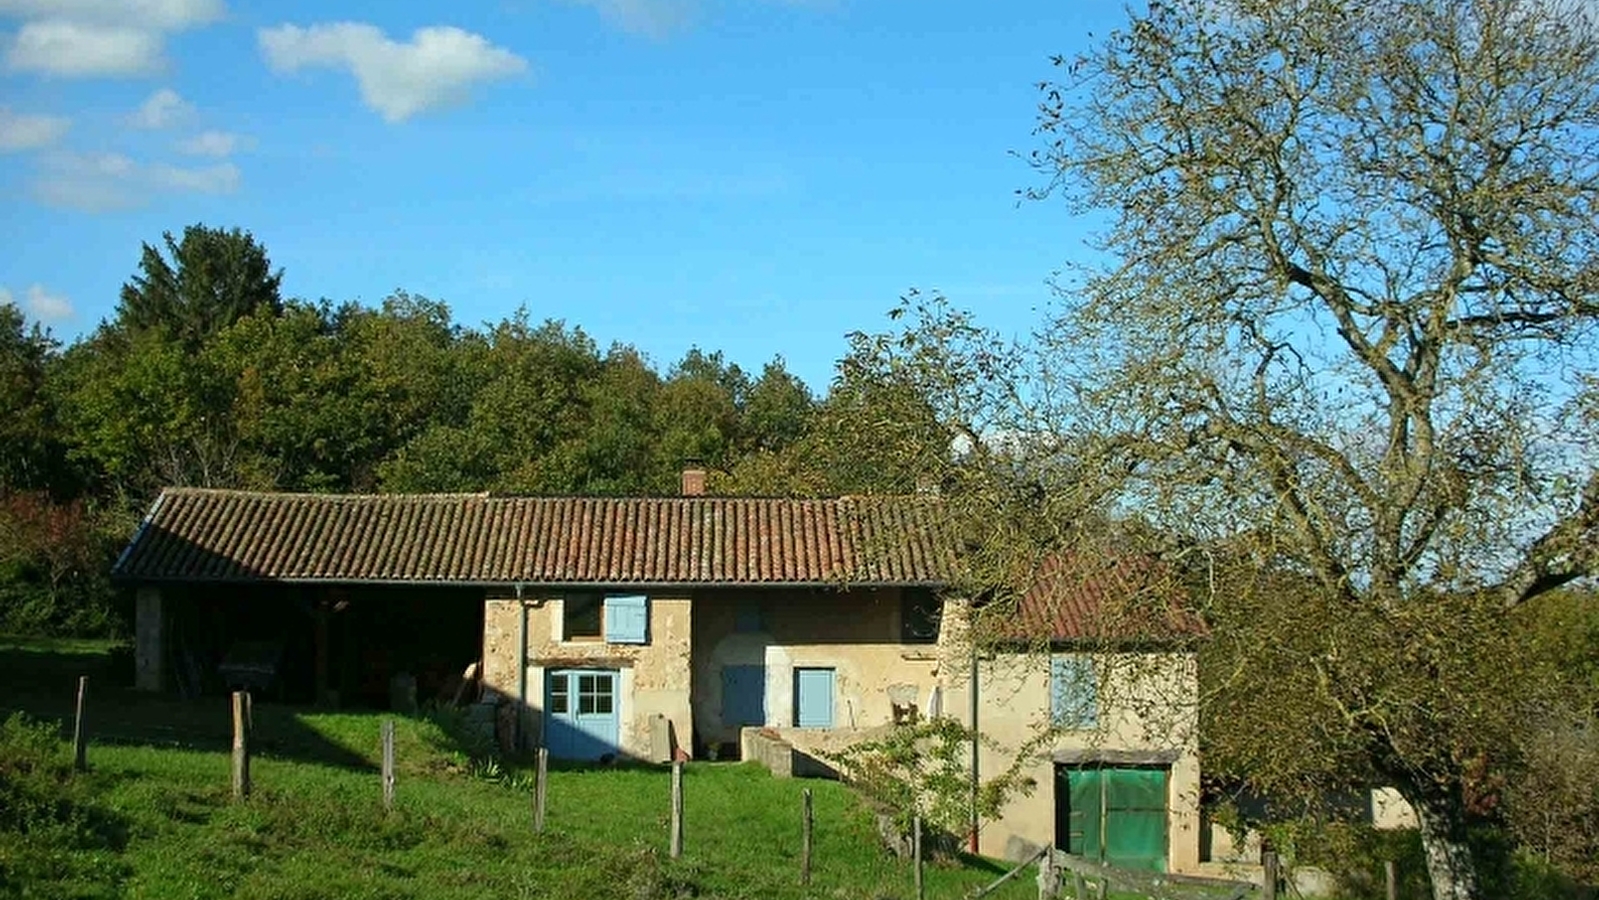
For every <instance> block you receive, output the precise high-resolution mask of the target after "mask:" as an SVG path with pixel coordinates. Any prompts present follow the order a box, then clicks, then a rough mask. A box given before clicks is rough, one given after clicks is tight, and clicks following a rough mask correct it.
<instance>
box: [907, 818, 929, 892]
mask: <svg viewBox="0 0 1599 900" xmlns="http://www.w3.org/2000/svg"><path fill="white" fill-rule="evenodd" d="M911 858H912V860H913V862H914V865H915V869H916V900H924V898H926V896H927V891H926V888H925V886H924V885H923V884H922V817H921V816H915V817H913V818H912V819H911Z"/></svg>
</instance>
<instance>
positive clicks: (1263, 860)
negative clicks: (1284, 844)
mask: <svg viewBox="0 0 1599 900" xmlns="http://www.w3.org/2000/svg"><path fill="white" fill-rule="evenodd" d="M1260 868H1261V876H1262V882H1263V883H1262V884H1261V893H1260V896H1261V897H1262V898H1264V900H1277V877H1278V871H1277V851H1276V850H1267V851H1266V852H1265V853H1262V854H1261V855H1260Z"/></svg>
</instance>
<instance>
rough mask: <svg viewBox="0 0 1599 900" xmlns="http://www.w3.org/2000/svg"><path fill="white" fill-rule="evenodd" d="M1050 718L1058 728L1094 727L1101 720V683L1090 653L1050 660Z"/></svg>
mask: <svg viewBox="0 0 1599 900" xmlns="http://www.w3.org/2000/svg"><path fill="white" fill-rule="evenodd" d="M1049 721H1050V724H1052V725H1054V726H1056V727H1058V728H1079V729H1081V728H1093V727H1095V726H1096V725H1097V724H1098V723H1099V685H1098V684H1097V683H1096V682H1095V679H1094V660H1093V657H1090V656H1054V657H1050V660H1049Z"/></svg>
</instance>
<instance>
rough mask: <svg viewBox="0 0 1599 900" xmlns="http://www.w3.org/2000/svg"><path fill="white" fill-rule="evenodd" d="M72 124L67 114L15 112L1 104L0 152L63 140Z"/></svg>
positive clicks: (38, 146)
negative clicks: (52, 114) (51, 114)
mask: <svg viewBox="0 0 1599 900" xmlns="http://www.w3.org/2000/svg"><path fill="white" fill-rule="evenodd" d="M71 125H72V120H71V119H68V118H67V117H66V116H41V115H30V114H27V113H14V112H12V111H11V110H10V109H8V108H6V107H4V106H0V153H11V152H15V151H18V150H37V149H39V148H41V147H48V146H50V145H51V144H54V143H55V142H56V141H59V140H61V136H62V135H64V134H66V133H67V129H68V128H69V127H71Z"/></svg>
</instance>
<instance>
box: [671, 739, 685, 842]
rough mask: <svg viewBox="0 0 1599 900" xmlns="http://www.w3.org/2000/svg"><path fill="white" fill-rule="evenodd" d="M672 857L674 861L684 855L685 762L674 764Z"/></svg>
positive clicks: (679, 761)
mask: <svg viewBox="0 0 1599 900" xmlns="http://www.w3.org/2000/svg"><path fill="white" fill-rule="evenodd" d="M671 829H672V833H671V846H670V850H671V855H672V858H673V859H677V858H678V857H680V856H682V855H683V762H682V761H681V760H678V761H676V762H673V763H672V823H671Z"/></svg>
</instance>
